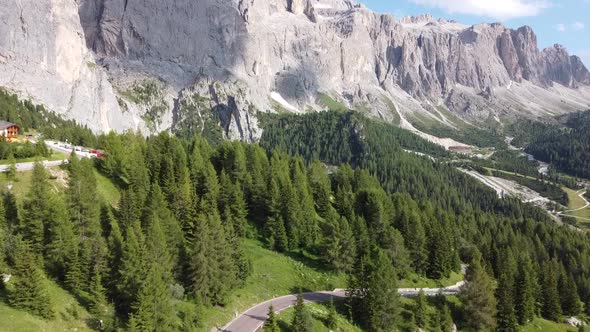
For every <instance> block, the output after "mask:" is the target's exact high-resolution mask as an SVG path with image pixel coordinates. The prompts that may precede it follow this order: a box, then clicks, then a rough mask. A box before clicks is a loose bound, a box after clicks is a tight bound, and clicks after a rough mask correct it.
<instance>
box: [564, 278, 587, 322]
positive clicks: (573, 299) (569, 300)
mask: <svg viewBox="0 0 590 332" xmlns="http://www.w3.org/2000/svg"><path fill="white" fill-rule="evenodd" d="M560 279H563V280H560V282H559V289H560V292H559V295H560V300H561V308H562V310H563V313H564V314H565V315H568V316H576V315H578V314H579V313H580V312H581V311H582V304H581V302H580V296H579V295H578V287H577V286H576V282H575V281H574V277H573V276H572V274H571V273H566V272H564V275H563V277H562V278H560Z"/></svg>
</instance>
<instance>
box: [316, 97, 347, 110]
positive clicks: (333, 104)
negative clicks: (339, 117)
mask: <svg viewBox="0 0 590 332" xmlns="http://www.w3.org/2000/svg"><path fill="white" fill-rule="evenodd" d="M318 102H319V104H321V105H322V106H324V107H327V108H328V109H329V110H331V111H339V112H347V111H348V107H346V105H344V104H343V103H341V102H339V101H337V100H335V99H334V98H332V97H330V96H328V95H327V94H325V93H318Z"/></svg>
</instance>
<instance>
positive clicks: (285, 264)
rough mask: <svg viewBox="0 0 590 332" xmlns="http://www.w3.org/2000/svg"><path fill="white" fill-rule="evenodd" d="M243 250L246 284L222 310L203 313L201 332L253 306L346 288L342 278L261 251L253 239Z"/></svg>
mask: <svg viewBox="0 0 590 332" xmlns="http://www.w3.org/2000/svg"><path fill="white" fill-rule="evenodd" d="M244 249H245V252H246V253H247V255H248V256H249V258H250V259H251V261H252V275H251V276H250V278H248V280H247V281H246V285H245V286H244V287H243V288H241V289H238V290H236V291H235V292H234V294H233V296H232V299H231V300H230V302H229V304H228V305H226V306H225V307H224V308H208V309H206V310H205V312H204V314H205V317H204V322H203V323H204V324H203V325H204V326H203V328H202V330H203V331H209V330H210V329H211V327H214V326H219V327H221V326H223V325H225V324H226V323H227V322H229V321H231V320H232V319H233V318H234V316H235V314H236V313H241V312H243V311H245V310H246V309H247V308H249V307H251V306H252V305H254V304H257V303H260V302H263V301H265V300H268V299H271V298H274V297H277V296H281V295H286V294H292V293H296V292H298V291H299V289H301V290H303V291H308V290H326V289H334V288H339V287H345V286H346V280H345V277H344V275H341V274H340V275H336V274H332V273H328V272H322V271H318V270H314V269H312V268H310V267H309V266H307V265H306V264H304V263H302V262H301V261H302V260H304V259H303V258H300V257H295V256H292V257H290V256H287V255H282V254H279V253H276V252H273V251H270V250H267V249H265V248H263V246H262V244H261V243H260V242H258V241H255V240H246V241H245V242H244Z"/></svg>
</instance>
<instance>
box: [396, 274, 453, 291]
mask: <svg viewBox="0 0 590 332" xmlns="http://www.w3.org/2000/svg"><path fill="white" fill-rule="evenodd" d="M463 278H464V276H463V273H461V272H452V273H451V275H450V276H449V277H448V278H443V279H440V280H433V279H428V278H426V277H423V276H419V275H417V274H411V275H410V276H409V277H407V278H405V279H402V280H400V281H399V282H398V285H397V286H398V288H439V287H447V286H452V285H455V284H457V283H458V282H459V281H462V280H463Z"/></svg>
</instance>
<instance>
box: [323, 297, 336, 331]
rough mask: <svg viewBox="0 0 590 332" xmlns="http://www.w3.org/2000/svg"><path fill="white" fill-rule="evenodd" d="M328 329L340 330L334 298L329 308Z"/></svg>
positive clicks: (331, 298) (331, 299)
mask: <svg viewBox="0 0 590 332" xmlns="http://www.w3.org/2000/svg"><path fill="white" fill-rule="evenodd" d="M326 327H328V328H329V329H330V330H336V329H338V318H337V313H336V306H335V305H334V298H333V297H330V305H329V306H328V318H327V319H326Z"/></svg>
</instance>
